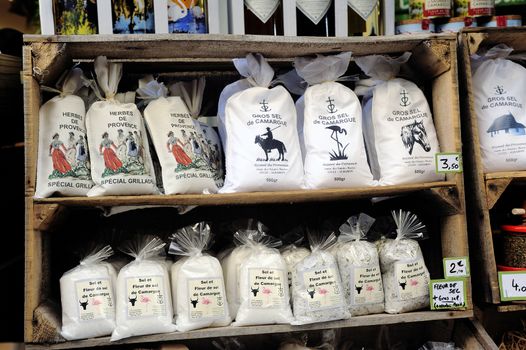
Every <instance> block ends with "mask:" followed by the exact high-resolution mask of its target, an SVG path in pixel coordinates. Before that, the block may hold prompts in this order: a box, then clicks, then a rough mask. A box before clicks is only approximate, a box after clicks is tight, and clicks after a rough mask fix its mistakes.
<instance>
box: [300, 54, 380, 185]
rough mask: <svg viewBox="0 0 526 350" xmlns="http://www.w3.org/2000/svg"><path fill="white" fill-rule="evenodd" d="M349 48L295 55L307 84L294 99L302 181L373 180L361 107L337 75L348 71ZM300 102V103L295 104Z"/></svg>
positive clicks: (365, 182)
mask: <svg viewBox="0 0 526 350" xmlns="http://www.w3.org/2000/svg"><path fill="white" fill-rule="evenodd" d="M350 59H351V53H350V52H346V53H341V54H339V55H336V56H326V57H325V56H321V55H319V56H318V57H316V58H296V59H295V60H294V67H295V68H296V71H297V72H298V75H299V76H301V77H302V78H303V79H305V81H306V82H307V83H308V84H309V87H308V88H307V90H306V91H305V94H304V95H303V97H302V98H300V99H299V100H298V102H296V105H297V110H298V112H300V111H301V110H303V115H302V116H300V115H298V119H302V118H303V128H302V129H303V138H301V137H300V139H303V142H304V143H305V146H304V149H305V159H304V163H305V164H304V170H305V187H306V188H308V189H319V188H338V187H358V186H371V185H372V184H373V175H372V174H371V170H370V169H369V164H368V163H367V155H366V153H365V144H364V140H363V130H362V107H361V105H360V101H359V100H358V97H356V94H355V93H354V92H353V91H352V90H351V89H349V88H347V87H346V86H344V85H343V84H341V83H338V82H337V81H336V80H338V79H339V78H341V77H342V76H343V75H344V74H345V72H346V71H347V67H348V66H349V62H350ZM299 104H302V106H300V107H298V105H299Z"/></svg>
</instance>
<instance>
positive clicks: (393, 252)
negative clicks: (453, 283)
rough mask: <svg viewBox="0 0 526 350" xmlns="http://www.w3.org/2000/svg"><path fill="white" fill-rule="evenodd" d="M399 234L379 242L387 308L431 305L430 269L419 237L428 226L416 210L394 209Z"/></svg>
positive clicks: (404, 309) (393, 310)
mask: <svg viewBox="0 0 526 350" xmlns="http://www.w3.org/2000/svg"><path fill="white" fill-rule="evenodd" d="M392 215H393V219H394V221H395V223H396V226H397V229H396V238H395V239H385V240H384V241H383V242H382V243H381V244H379V247H378V250H379V253H378V255H379V257H380V267H381V269H382V280H383V285H384V294H385V312H387V313H389V314H397V313H403V312H409V311H414V310H419V309H422V308H425V307H428V306H429V278H430V277H429V271H428V269H427V266H426V263H425V261H424V256H423V255H422V250H421V249H420V245H419V244H418V241H416V240H415V239H423V238H425V234H426V227H425V225H424V224H422V222H421V221H420V220H419V219H418V217H417V216H416V215H415V214H412V213H411V212H408V211H402V210H400V211H398V212H395V211H393V212H392Z"/></svg>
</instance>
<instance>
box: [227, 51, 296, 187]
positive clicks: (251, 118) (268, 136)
mask: <svg viewBox="0 0 526 350" xmlns="http://www.w3.org/2000/svg"><path fill="white" fill-rule="evenodd" d="M234 64H235V66H236V68H237V70H238V71H239V73H240V74H241V75H243V76H245V77H247V78H248V81H249V82H250V84H251V85H252V87H251V88H248V89H246V90H243V91H240V92H237V93H236V94H234V95H233V96H231V97H230V98H229V99H228V101H227V102H226V108H225V127H226V128H225V129H226V133H227V145H226V147H225V148H226V178H225V185H224V186H223V188H222V189H221V190H220V192H222V193H229V192H250V191H279V190H292V189H299V188H301V184H302V181H303V164H302V160H301V151H300V146H299V140H298V130H297V125H296V123H297V121H296V108H295V106H294V102H293V100H292V97H291V96H290V94H289V93H288V91H287V90H286V89H285V88H284V87H282V86H277V87H275V88H271V89H269V85H270V83H271V81H272V78H273V76H274V71H273V69H272V68H271V67H270V66H269V64H268V63H267V62H266V61H265V59H264V58H263V56H261V55H259V54H256V55H252V54H250V55H248V56H247V57H246V59H236V60H234Z"/></svg>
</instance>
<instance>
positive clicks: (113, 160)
mask: <svg viewBox="0 0 526 350" xmlns="http://www.w3.org/2000/svg"><path fill="white" fill-rule="evenodd" d="M114 150H115V151H116V150H117V146H115V143H114V142H113V140H111V139H110V138H109V134H108V132H104V134H102V141H101V143H100V146H99V154H100V155H101V156H103V157H104V166H105V169H104V172H103V173H102V177H106V176H111V175H115V174H118V173H125V172H126V168H124V167H123V165H122V162H121V160H120V159H119V157H117V154H116V153H115V151H114Z"/></svg>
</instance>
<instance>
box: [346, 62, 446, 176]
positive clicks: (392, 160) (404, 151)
mask: <svg viewBox="0 0 526 350" xmlns="http://www.w3.org/2000/svg"><path fill="white" fill-rule="evenodd" d="M410 56H411V53H409V52H406V53H405V54H403V55H402V56H400V57H398V58H396V59H393V58H390V57H387V56H378V55H373V56H364V57H356V58H355V62H356V64H357V65H358V66H359V67H360V68H361V69H362V70H363V71H364V72H365V74H367V75H368V76H370V77H371V78H372V80H370V79H369V80H367V81H362V82H359V83H358V86H357V88H356V92H357V94H359V95H360V94H362V95H365V96H364V99H363V101H362V103H363V111H362V112H363V126H364V131H365V134H364V136H365V143H366V145H367V152H368V155H369V162H370V164H371V170H372V173H373V176H374V178H375V180H378V181H379V183H380V185H401V184H408V183H420V182H431V181H440V180H443V179H444V175H443V174H437V173H436V164H435V154H436V153H438V152H440V147H439V144H438V139H437V135H436V131H435V126H434V124H433V117H432V115H431V110H430V108H429V104H428V103H427V100H426V97H425V96H424V94H423V92H422V90H420V89H419V88H418V86H417V85H416V84H414V83H413V82H410V81H408V80H405V79H402V78H396V75H397V74H398V73H399V70H400V66H401V65H402V64H404V63H406V62H407V60H409V57H410Z"/></svg>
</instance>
